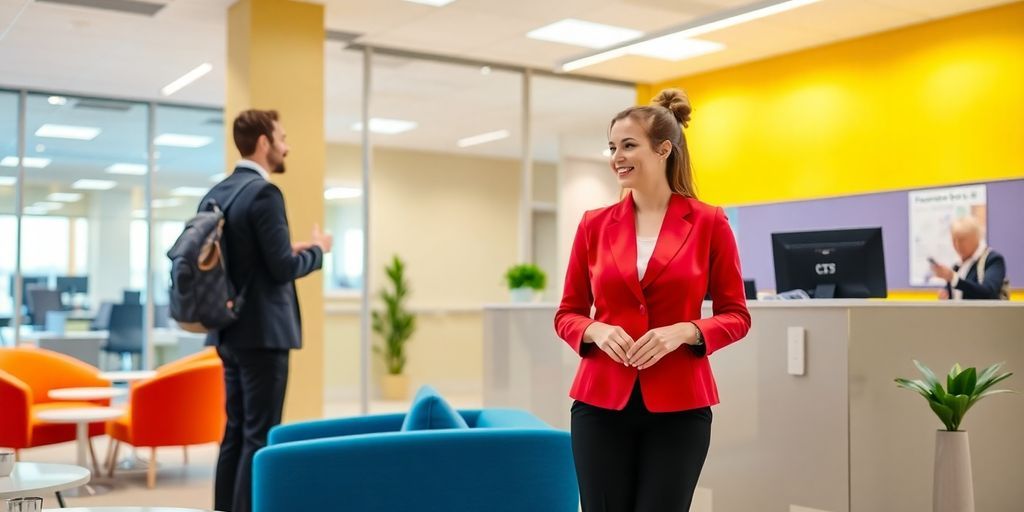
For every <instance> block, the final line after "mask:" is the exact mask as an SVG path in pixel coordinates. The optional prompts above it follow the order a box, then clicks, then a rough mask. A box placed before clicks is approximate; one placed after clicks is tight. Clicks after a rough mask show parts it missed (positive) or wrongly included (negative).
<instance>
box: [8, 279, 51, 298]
mask: <svg viewBox="0 0 1024 512" xmlns="http://www.w3.org/2000/svg"><path fill="white" fill-rule="evenodd" d="M48 281H49V279H48V278H47V277H46V276H21V301H22V303H23V304H27V303H28V289H29V288H46V286H47V285H48V284H49V283H48ZM8 289H9V290H10V291H11V298H12V299H13V298H14V276H13V275H12V276H11V281H10V288H8Z"/></svg>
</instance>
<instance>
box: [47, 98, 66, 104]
mask: <svg viewBox="0 0 1024 512" xmlns="http://www.w3.org/2000/svg"><path fill="white" fill-rule="evenodd" d="M46 102H47V103H49V104H50V105H57V106H60V105H67V104H68V99H67V98H65V97H64V96H50V97H49V98H46Z"/></svg>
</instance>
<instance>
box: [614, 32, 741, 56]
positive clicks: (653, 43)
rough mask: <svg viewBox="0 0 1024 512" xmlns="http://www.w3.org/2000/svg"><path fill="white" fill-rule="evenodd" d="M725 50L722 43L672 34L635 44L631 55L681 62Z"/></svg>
mask: <svg viewBox="0 0 1024 512" xmlns="http://www.w3.org/2000/svg"><path fill="white" fill-rule="evenodd" d="M724 49H725V45H724V44H722V43H716V42H714V41H704V40H701V39H687V38H685V37H680V36H678V35H677V34H670V35H667V36H662V37H659V38H657V39H651V40H650V41H644V42H642V43H638V44H635V45H633V46H632V47H631V49H630V51H629V53H630V54H632V55H643V56H645V57H653V58H655V59H663V60H670V61H680V60H684V59H692V58H693V57H698V56H700V55H707V54H709V53H714V52H717V51H722V50H724Z"/></svg>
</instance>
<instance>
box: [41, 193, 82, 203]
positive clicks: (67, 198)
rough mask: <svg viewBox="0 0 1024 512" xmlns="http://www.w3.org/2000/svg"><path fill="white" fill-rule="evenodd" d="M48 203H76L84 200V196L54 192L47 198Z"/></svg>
mask: <svg viewBox="0 0 1024 512" xmlns="http://www.w3.org/2000/svg"><path fill="white" fill-rule="evenodd" d="M46 199H47V201H58V202H61V203H74V202H76V201H79V200H81V199H82V194H75V193H73V192H54V193H52V194H50V195H48V196H46Z"/></svg>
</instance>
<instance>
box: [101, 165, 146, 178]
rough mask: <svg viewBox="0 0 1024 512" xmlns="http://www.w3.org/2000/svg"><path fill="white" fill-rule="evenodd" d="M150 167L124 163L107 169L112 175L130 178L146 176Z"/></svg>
mask: <svg viewBox="0 0 1024 512" xmlns="http://www.w3.org/2000/svg"><path fill="white" fill-rule="evenodd" d="M147 169H148V167H147V166H146V164H127V163H124V162H118V163H116V164H114V165H111V166H110V167H107V172H108V173H110V174H126V175H129V176H142V175H144V174H146V170H147Z"/></svg>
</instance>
